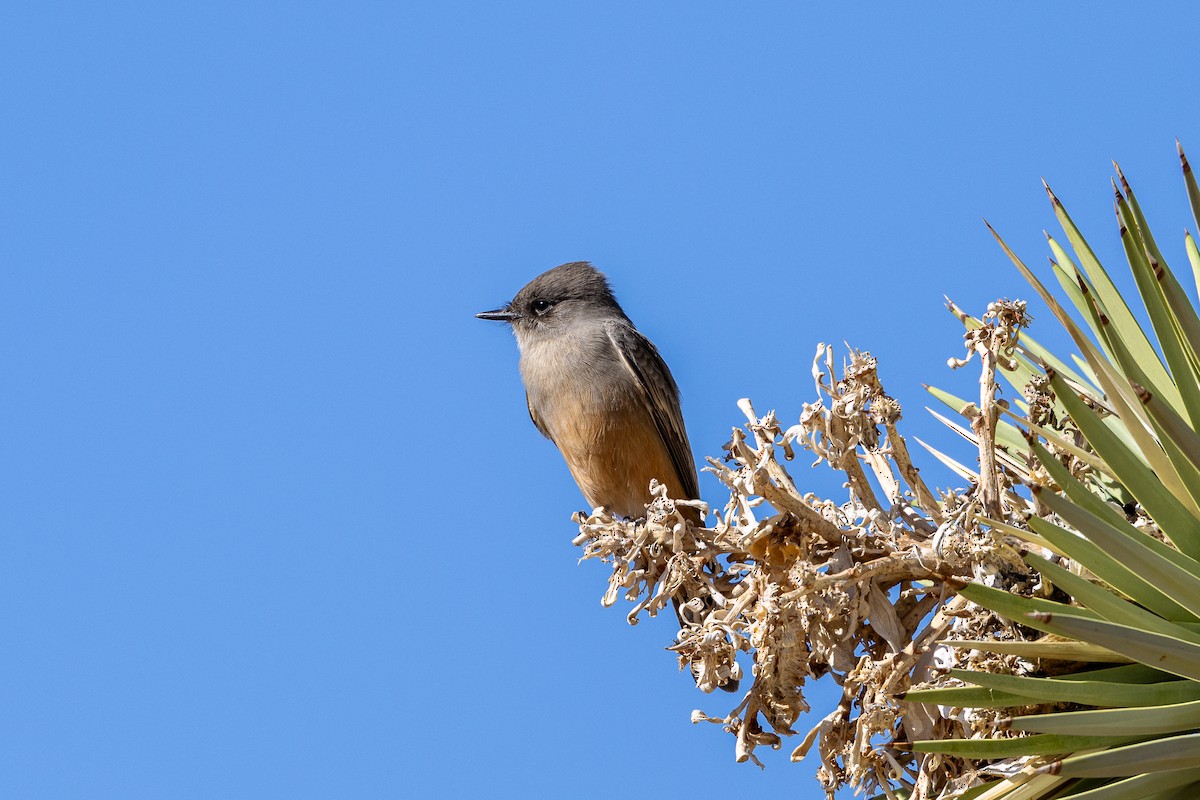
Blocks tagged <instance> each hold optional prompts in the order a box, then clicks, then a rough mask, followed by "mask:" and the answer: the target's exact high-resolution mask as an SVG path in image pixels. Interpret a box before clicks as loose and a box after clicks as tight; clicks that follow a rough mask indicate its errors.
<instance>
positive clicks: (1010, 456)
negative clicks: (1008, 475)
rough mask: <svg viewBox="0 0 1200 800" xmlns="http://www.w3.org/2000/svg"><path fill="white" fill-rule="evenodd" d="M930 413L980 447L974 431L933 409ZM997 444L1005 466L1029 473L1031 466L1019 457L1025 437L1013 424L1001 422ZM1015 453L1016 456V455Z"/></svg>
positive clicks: (1022, 472)
mask: <svg viewBox="0 0 1200 800" xmlns="http://www.w3.org/2000/svg"><path fill="white" fill-rule="evenodd" d="M929 413H930V414H932V415H933V416H934V418H935V419H937V421H938V422H941V423H942V424H943V425H945V426H946V427H947V428H949V429H950V430H952V431H954V432H955V433H957V434H958V435H959V436H961V437H962V438H964V439H966V440H967V441H968V442H970V443H971V444H973V445H975V446H976V447H978V446H979V437H978V436H976V435H975V432H974V431H972V430H970V429H969V428H965V427H963V426H962V425H959V424H958V423H957V422H955V421H954V420H952V419H949V418H948V417H945V416H942V415H941V414H939V413H938V412H936V411H934V410H933V409H929ZM996 444H997V445H999V446H1000V447H1001V448H1003V449H1002V450H1001V451H1000V452H998V453H997V456H998V457H999V458H1000V459H1001V460H1002V461H1004V462H1005V466H1007V467H1009V468H1011V469H1013V470H1016V471H1017V472H1018V473H1020V474H1025V473H1026V472H1028V470H1029V465H1028V464H1027V463H1026V462H1025V459H1024V457H1023V456H1021V455H1019V454H1020V452H1021V451H1022V450H1024V449H1025V447H1024V445H1025V437H1024V436H1022V435H1021V432H1020V431H1019V430H1017V428H1016V427H1014V426H1013V425H1012V423H1009V422H999V423H997V424H996ZM1014 451H1015V453H1016V454H1014Z"/></svg>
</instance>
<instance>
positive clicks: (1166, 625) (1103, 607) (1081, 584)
mask: <svg viewBox="0 0 1200 800" xmlns="http://www.w3.org/2000/svg"><path fill="white" fill-rule="evenodd" d="M1025 560H1026V561H1027V562H1028V563H1029V565H1030V566H1031V567H1033V568H1034V569H1036V570H1037V571H1038V572H1040V573H1042V576H1043V577H1045V578H1047V579H1048V580H1049V581H1051V582H1052V583H1053V584H1054V585H1055V586H1058V587H1059V588H1060V589H1062V590H1063V591H1065V592H1066V593H1067V594H1069V595H1071V597H1072V598H1073V599H1074V600H1075V602H1076V603H1079V604H1080V605H1082V606H1083V607H1085V608H1087V609H1090V610H1091V611H1094V612H1096V613H1097V614H1099V615H1100V616H1101V617H1103V618H1104V619H1106V620H1108V621H1109V622H1116V623H1118V624H1121V625H1130V626H1133V627H1137V628H1142V629H1143V630H1148V631H1157V632H1159V633H1163V634H1166V635H1168V636H1175V637H1178V638H1180V639H1185V640H1187V641H1192V642H1196V643H1197V644H1200V634H1198V633H1195V632H1193V631H1190V630H1188V629H1187V628H1183V627H1180V626H1179V625H1175V624H1173V623H1171V622H1168V621H1167V620H1165V619H1163V618H1162V617H1160V616H1158V615H1157V614H1152V613H1150V612H1149V611H1147V610H1146V609H1144V608H1142V607H1141V606H1139V605H1137V604H1135V603H1131V602H1129V601H1128V600H1126V599H1124V598H1122V597H1120V596H1118V595H1116V594H1113V593H1112V592H1110V591H1108V590H1107V589H1104V588H1103V587H1100V586H1097V585H1096V584H1094V583H1092V582H1091V581H1089V580H1088V579H1087V578H1084V577H1082V576H1080V575H1076V574H1075V573H1073V572H1071V571H1070V570H1067V569H1063V568H1062V567H1060V566H1059V565H1057V564H1054V563H1052V562H1050V561H1047V560H1046V559H1044V558H1041V557H1039V556H1036V555H1034V554H1033V553H1026V554H1025ZM1197 727H1200V725H1197Z"/></svg>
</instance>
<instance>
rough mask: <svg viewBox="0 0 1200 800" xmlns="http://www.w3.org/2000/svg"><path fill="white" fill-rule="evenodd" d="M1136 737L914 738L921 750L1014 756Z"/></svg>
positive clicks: (1111, 744) (979, 756)
mask: <svg viewBox="0 0 1200 800" xmlns="http://www.w3.org/2000/svg"><path fill="white" fill-rule="evenodd" d="M1135 741H1137V737H1134V736H1061V735H1059V734H1054V733H1035V734H1034V735H1032V736H1019V737H1016V738H1013V739H935V740H930V741H923V742H913V743H912V749H913V750H914V751H916V752H918V753H941V754H942V755H947V756H957V757H959V758H971V759H994V758H1013V757H1015V756H1050V755H1057V754H1058V753H1074V752H1076V751H1079V750H1090V749H1092V748H1096V747H1107V748H1115V747H1119V746H1120V745H1123V744H1128V743H1130V742H1135Z"/></svg>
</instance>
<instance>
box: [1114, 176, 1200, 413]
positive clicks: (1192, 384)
mask: <svg viewBox="0 0 1200 800" xmlns="http://www.w3.org/2000/svg"><path fill="white" fill-rule="evenodd" d="M1131 217H1132V211H1131V210H1130V209H1129V206H1128V204H1127V203H1126V202H1125V200H1124V199H1123V198H1121V197H1120V196H1119V195H1118V197H1117V221H1118V223H1119V224H1120V226H1121V244H1122V245H1123V246H1124V248H1125V256H1126V258H1128V259H1129V265H1130V267H1131V268H1132V270H1133V277H1134V280H1135V281H1136V282H1137V286H1138V291H1139V292H1140V293H1141V295H1142V302H1143V303H1145V304H1146V311H1147V313H1148V314H1149V316H1150V325H1151V327H1153V328H1154V333H1155V335H1156V336H1157V337H1158V344H1159V347H1161V348H1162V352H1163V356H1164V358H1166V360H1167V365H1168V366H1169V367H1170V374H1173V375H1175V379H1172V378H1171V377H1170V374H1168V375H1162V376H1160V375H1159V374H1158V369H1157V368H1156V365H1157V366H1159V367H1160V366H1162V365H1161V362H1158V361H1157V359H1156V360H1155V363H1154V364H1148V363H1144V362H1142V361H1141V358H1142V356H1141V354H1140V353H1139V352H1138V351H1137V350H1134V349H1133V348H1132V347H1131V348H1130V350H1131V352H1132V353H1133V355H1134V356H1135V357H1136V358H1138V359H1139V360H1138V365H1139V366H1140V367H1141V369H1142V371H1143V373H1145V375H1146V377H1147V378H1148V379H1149V380H1150V382H1151V383H1152V384H1153V385H1154V386H1155V387H1157V389H1158V390H1159V392H1161V393H1162V396H1163V399H1164V400H1165V401H1166V402H1168V403H1170V404H1171V406H1172V407H1173V408H1175V409H1176V410H1177V411H1179V412H1180V413H1181V414H1186V415H1187V417H1188V418H1189V419H1191V420H1193V421H1195V420H1198V419H1200V385H1198V384H1197V383H1196V372H1195V367H1194V366H1193V365H1194V364H1195V358H1194V353H1190V352H1189V351H1190V346H1189V343H1188V342H1187V340H1186V339H1185V338H1183V337H1182V336H1181V335H1180V330H1179V326H1180V322H1179V320H1178V319H1177V318H1176V317H1175V315H1174V314H1172V313H1171V309H1170V308H1169V307H1168V306H1167V300H1166V298H1165V297H1164V295H1163V287H1162V285H1161V283H1160V278H1161V276H1163V275H1165V273H1164V272H1162V264H1163V263H1164V262H1162V261H1159V262H1158V270H1156V269H1154V267H1153V266H1152V263H1151V261H1150V259H1149V258H1148V257H1147V255H1146V246H1147V245H1146V242H1145V239H1144V238H1143V237H1142V236H1141V233H1142V232H1141V231H1139V230H1137V229H1136V228H1135V227H1134V226H1135V225H1136V222H1134V220H1133V219H1132V218H1131ZM1139 330H1140V328H1139ZM1121 333H1122V336H1123V337H1125V341H1126V342H1127V343H1128V342H1129V336H1130V335H1131V334H1130V333H1129V332H1128V331H1126V330H1125V329H1124V328H1121ZM1138 382H1139V383H1141V381H1138Z"/></svg>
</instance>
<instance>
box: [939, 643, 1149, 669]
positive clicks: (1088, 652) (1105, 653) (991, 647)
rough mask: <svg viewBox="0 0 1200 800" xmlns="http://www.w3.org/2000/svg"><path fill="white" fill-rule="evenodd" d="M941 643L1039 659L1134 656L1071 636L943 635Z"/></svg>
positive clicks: (1099, 660) (1102, 660)
mask: <svg viewBox="0 0 1200 800" xmlns="http://www.w3.org/2000/svg"><path fill="white" fill-rule="evenodd" d="M938 644H943V645H945V646H946V647H957V648H959V649H966V650H982V651H984V652H988V653H998V654H1000V655H1008V656H1019V657H1021V658H1025V659H1029V660H1031V661H1032V660H1036V659H1048V660H1051V661H1081V662H1084V663H1088V664H1129V663H1130V662H1132V661H1133V659H1132V658H1128V657H1126V656H1123V655H1121V654H1120V653H1114V652H1113V651H1112V650H1109V649H1108V648H1107V647H1101V646H1100V645H1096V644H1089V643H1087V642H1077V641H1074V640H1072V639H1064V640H1062V641H1047V640H1046V639H1040V640H1038V641H1036V642H1001V641H997V640H995V639H958V640H954V639H942V640H940V641H939V642H938Z"/></svg>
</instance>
